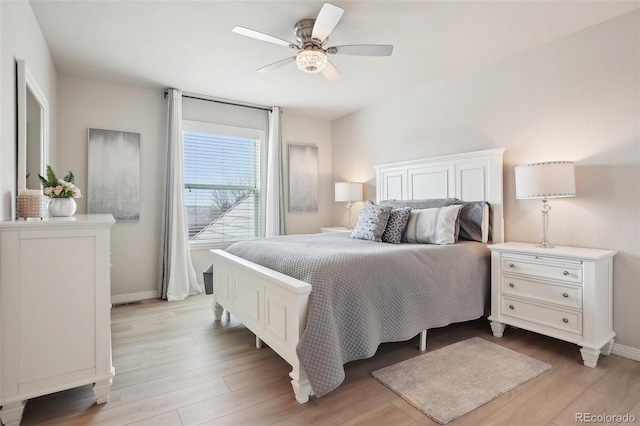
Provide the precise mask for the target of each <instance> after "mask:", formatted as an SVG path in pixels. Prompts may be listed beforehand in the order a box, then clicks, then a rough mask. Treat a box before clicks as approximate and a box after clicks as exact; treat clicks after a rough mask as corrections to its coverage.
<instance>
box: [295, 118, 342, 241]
mask: <svg viewBox="0 0 640 426" xmlns="http://www.w3.org/2000/svg"><path fill="white" fill-rule="evenodd" d="M282 143H283V147H282V149H283V152H284V170H285V173H284V174H285V194H286V195H285V209H286V210H287V212H286V214H285V228H286V233H287V234H315V233H318V232H320V229H319V228H320V227H321V226H329V225H330V224H331V215H332V212H333V205H334V204H335V203H334V201H333V180H332V177H331V123H330V122H328V121H325V120H319V119H314V118H309V117H302V116H297V115H294V114H289V113H287V111H286V110H285V111H284V112H283V114H282ZM290 143H294V144H295V143H300V144H307V145H317V147H318V211H317V212H296V213H289V203H288V200H289V195H288V194H289V180H288V176H287V175H288V173H287V170H289V168H288V167H289V163H288V150H289V146H288V145H289V144H290Z"/></svg>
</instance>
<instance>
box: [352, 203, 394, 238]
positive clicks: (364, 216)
mask: <svg viewBox="0 0 640 426" xmlns="http://www.w3.org/2000/svg"><path fill="white" fill-rule="evenodd" d="M390 214H391V206H379V205H377V204H372V203H365V205H364V206H362V210H360V215H358V222H357V223H356V227H355V228H354V229H353V232H352V233H351V238H357V239H359V240H370V241H377V242H381V241H382V234H383V233H384V230H385V228H386V227H387V221H388V220H389V215H390Z"/></svg>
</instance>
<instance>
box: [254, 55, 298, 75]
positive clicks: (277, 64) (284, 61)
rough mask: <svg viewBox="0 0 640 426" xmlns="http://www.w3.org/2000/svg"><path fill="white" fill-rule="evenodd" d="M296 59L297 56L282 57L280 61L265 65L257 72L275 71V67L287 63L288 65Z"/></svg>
mask: <svg viewBox="0 0 640 426" xmlns="http://www.w3.org/2000/svg"><path fill="white" fill-rule="evenodd" d="M295 60H296V57H295V56H292V57H290V58H286V59H282V60H279V61H278V62H274V63H272V64H270V65H267V66H265V67H262V68H259V69H257V70H256V72H260V73H265V72H269V71H273V70H275V69H278V68H280V67H283V66H285V65H287V64H288V63H289V62H294V61H295Z"/></svg>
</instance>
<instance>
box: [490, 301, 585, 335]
mask: <svg viewBox="0 0 640 426" xmlns="http://www.w3.org/2000/svg"><path fill="white" fill-rule="evenodd" d="M500 303H501V307H500V308H501V309H500V311H501V312H500V313H501V314H502V315H504V316H507V317H513V318H519V319H522V320H526V321H529V322H532V323H537V324H541V325H546V326H549V327H553V328H557V329H558V330H564V331H568V332H570V333H576V334H582V313H580V312H574V311H569V310H566V311H565V310H562V309H555V308H551V307H548V306H542V305H538V304H536V303H530V302H525V301H522V300H518V299H512V298H510V297H506V296H503V297H502V300H501V301H500Z"/></svg>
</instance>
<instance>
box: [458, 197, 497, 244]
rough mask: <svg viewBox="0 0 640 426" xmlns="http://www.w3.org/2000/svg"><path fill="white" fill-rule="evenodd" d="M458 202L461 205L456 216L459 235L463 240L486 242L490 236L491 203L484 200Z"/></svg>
mask: <svg viewBox="0 0 640 426" xmlns="http://www.w3.org/2000/svg"><path fill="white" fill-rule="evenodd" d="M459 203H460V204H462V205H463V207H462V210H460V216H459V217H458V222H459V223H460V235H459V237H460V238H461V239H463V240H469V241H478V242H481V243H487V242H488V241H489V239H490V238H491V232H490V231H491V223H490V220H491V205H489V203H487V202H486V201H472V202H468V203H465V202H464V201H459Z"/></svg>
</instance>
